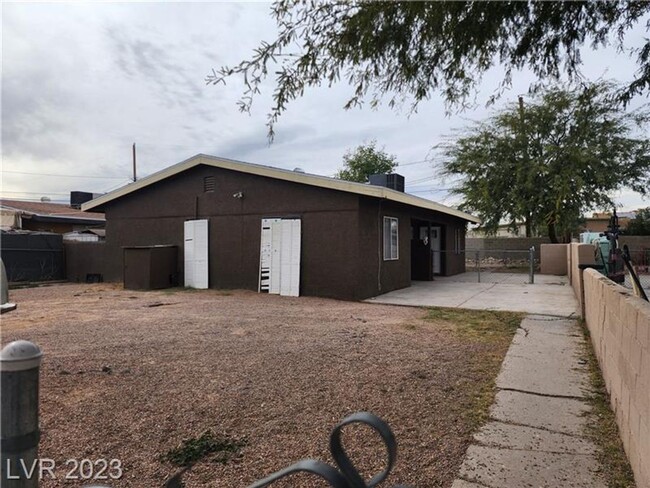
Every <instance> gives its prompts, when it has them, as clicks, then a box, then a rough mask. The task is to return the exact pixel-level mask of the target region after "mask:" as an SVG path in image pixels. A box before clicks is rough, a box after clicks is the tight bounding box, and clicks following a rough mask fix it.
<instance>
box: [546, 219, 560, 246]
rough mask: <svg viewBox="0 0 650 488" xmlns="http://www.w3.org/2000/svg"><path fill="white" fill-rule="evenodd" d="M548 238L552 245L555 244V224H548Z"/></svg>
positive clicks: (556, 241)
mask: <svg viewBox="0 0 650 488" xmlns="http://www.w3.org/2000/svg"><path fill="white" fill-rule="evenodd" d="M548 238H549V239H550V240H551V242H552V243H553V244H557V243H558V240H557V235H556V234H555V223H553V222H551V223H550V224H548Z"/></svg>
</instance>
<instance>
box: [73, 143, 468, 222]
mask: <svg viewBox="0 0 650 488" xmlns="http://www.w3.org/2000/svg"><path fill="white" fill-rule="evenodd" d="M200 164H203V165H206V166H213V167H216V168H222V169H228V170H232V171H239V172H241V173H248V174H253V175H257V176H265V177H268V178H274V179H279V180H284V181H291V182H294V183H301V184H304V185H311V186H317V187H320V188H328V189H332V190H339V191H344V192H348V193H356V194H357V195H365V196H369V197H374V198H383V199H386V200H390V201H394V202H399V203H404V204H407V205H413V206H415V207H420V208H425V209H428V210H435V211H437V212H441V213H444V214H447V215H453V216H455V217H458V218H461V219H464V220H467V221H469V222H475V223H479V222H480V220H479V219H477V218H476V217H474V216H473V215H470V214H468V213H465V212H462V211H460V210H457V209H455V208H451V207H447V206H445V205H442V204H440V203H437V202H434V201H431V200H427V199H425V198H420V197H416V196H413V195H409V194H408V193H403V192H400V191H396V190H391V189H389V188H383V187H380V186H375V185H367V184H363V183H355V182H352V181H345V180H338V179H336V178H328V177H326V176H319V175H311V174H306V173H299V172H296V171H291V170H287V169H280V168H272V167H270V166H263V165H260V164H252V163H243V162H240V161H234V160H231V159H224V158H218V157H215V156H208V155H205V154H197V155H196V156H193V157H191V158H189V159H186V160H185V161H182V162H180V163H178V164H175V165H173V166H169V167H168V168H165V169H163V170H161V171H158V172H157V173H153V174H152V175H149V176H147V177H145V178H142V179H141V180H138V181H136V182H134V183H129V184H128V185H126V186H123V187H122V188H118V189H117V190H114V191H112V192H110V193H107V194H105V195H102V196H100V197H98V198H95V199H93V200H90V201H89V202H86V203H84V204H82V205H81V209H82V210H84V211H88V210H92V209H93V208H96V207H98V206H100V205H103V204H105V203H108V202H110V201H112V200H115V199H116V198H119V197H122V196H125V195H128V194H129V193H132V192H134V191H136V190H139V189H140V188H144V187H145V186H149V185H151V184H153V183H156V182H158V181H161V180H164V179H165V178H169V177H170V176H173V175H176V174H178V173H181V172H183V171H186V170H188V169H190V168H193V167H194V166H198V165H200Z"/></svg>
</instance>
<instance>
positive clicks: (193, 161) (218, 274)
mask: <svg viewBox="0 0 650 488" xmlns="http://www.w3.org/2000/svg"><path fill="white" fill-rule="evenodd" d="M391 176H392V175H391ZM395 176H398V175H395ZM389 180H390V179H389ZM402 184H403V180H402ZM82 210H85V211H90V210H92V211H93V212H104V213H105V216H106V241H105V244H104V245H103V252H104V260H103V261H104V263H105V266H104V270H103V273H104V279H105V280H107V281H120V280H122V279H123V273H124V259H125V258H124V257H123V256H125V254H124V253H125V249H137V248H146V247H148V246H176V247H177V249H178V253H177V262H176V270H175V274H176V276H175V278H176V280H177V282H178V283H179V284H181V285H182V284H183V283H185V284H187V283H188V280H189V281H192V280H198V281H197V283H203V286H198V287H208V286H209V287H211V288H231V289H232V288H241V289H250V290H256V291H269V292H279V293H281V294H289V295H295V294H298V293H296V292H297V291H298V292H299V294H300V295H311V296H323V297H333V298H341V299H350V300H359V299H365V298H368V297H372V296H376V295H379V294H382V293H386V292H388V291H391V290H395V289H399V288H404V287H407V286H409V285H410V284H411V280H431V279H433V276H434V274H441V275H452V274H456V273H461V272H464V271H465V260H464V253H463V252H462V251H463V250H464V248H465V228H466V224H467V222H477V219H476V218H475V217H473V216H471V215H469V214H466V213H464V212H461V211H459V210H456V209H454V208H450V207H446V206H444V205H441V204H439V203H436V202H433V201H430V200H426V199H423V198H419V197H415V196H412V195H408V194H406V193H404V192H403V191H397V190H393V189H390V188H386V187H382V186H376V185H370V184H360V183H352V182H348V181H343V180H337V179H334V178H327V177H323V176H316V175H311V174H305V173H304V172H301V171H289V170H283V169H278V168H272V167H268V166H262V165H257V164H249V163H242V162H238V161H232V160H228V159H223V158H217V157H213V156H206V155H202V154H200V155H197V156H194V157H192V158H190V159H188V160H186V161H183V162H181V163H178V164H176V165H174V166H171V167H168V168H166V169H164V170H162V171H160V172H158V173H155V174H152V175H150V176H148V177H146V178H143V179H141V180H139V181H137V182H135V183H131V184H129V185H127V186H125V187H123V188H120V189H118V190H115V191H113V192H111V193H108V194H106V195H103V196H101V197H99V198H96V199H94V200H91V201H89V202H86V203H84V204H83V205H82ZM438 249H439V250H440V252H439V253H438V252H434V251H437V250H438ZM280 255H281V257H280ZM201 256H203V257H201ZM276 258H277V260H276ZM147 259H148V258H147ZM269 274H270V276H269ZM173 279H174V277H172V276H170V280H173ZM274 281H275V284H274ZM285 285H286V289H285ZM274 286H275V288H276V290H275V291H274V290H273V288H274ZM296 287H297V288H296ZM285 291H286V293H285Z"/></svg>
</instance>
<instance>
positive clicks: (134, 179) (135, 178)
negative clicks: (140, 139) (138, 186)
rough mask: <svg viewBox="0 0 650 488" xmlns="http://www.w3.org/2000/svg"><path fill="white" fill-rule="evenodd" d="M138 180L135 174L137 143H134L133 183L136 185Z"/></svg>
mask: <svg viewBox="0 0 650 488" xmlns="http://www.w3.org/2000/svg"><path fill="white" fill-rule="evenodd" d="M137 179H138V178H137V176H136V173H135V142H134V143H133V182H134V183H135V181H136V180H137Z"/></svg>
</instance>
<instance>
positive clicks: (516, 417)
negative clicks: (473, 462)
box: [490, 390, 589, 436]
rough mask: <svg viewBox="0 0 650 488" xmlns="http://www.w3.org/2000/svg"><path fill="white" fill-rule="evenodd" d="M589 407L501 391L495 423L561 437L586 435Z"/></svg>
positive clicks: (577, 402) (566, 400)
mask: <svg viewBox="0 0 650 488" xmlns="http://www.w3.org/2000/svg"><path fill="white" fill-rule="evenodd" d="M588 411H589V406H588V405H587V404H586V403H585V402H583V401H582V400H576V399H573V398H557V397H547V396H541V395H531V394H530V393H520V392H518V391H507V390H501V391H499V392H498V393H497V396H496V399H495V403H494V405H493V406H492V409H491V410H490V417H491V418H493V419H494V420H499V421H501V422H507V423H511V424H518V425H525V426H528V427H536V428H538V429H545V430H549V431H551V432H558V433H561V434H570V435H577V436H579V435H583V433H584V430H585V427H586V425H587V419H586V417H585V413H587V412H588Z"/></svg>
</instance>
